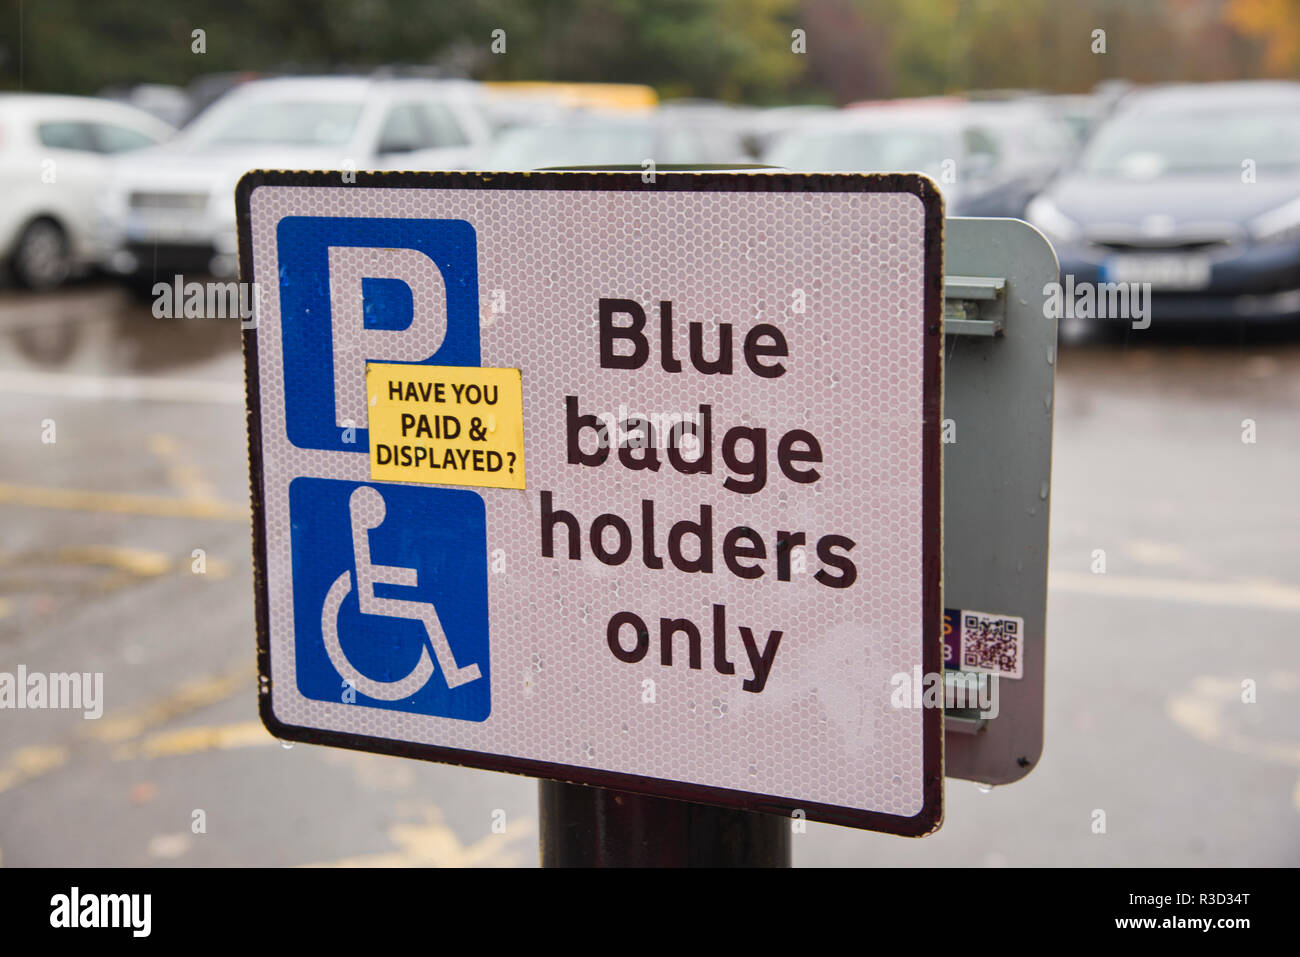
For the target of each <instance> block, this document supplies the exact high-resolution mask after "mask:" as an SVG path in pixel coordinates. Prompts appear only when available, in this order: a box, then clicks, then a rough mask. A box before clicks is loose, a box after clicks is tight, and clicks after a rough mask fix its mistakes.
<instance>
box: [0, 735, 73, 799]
mask: <svg viewBox="0 0 1300 957" xmlns="http://www.w3.org/2000/svg"><path fill="white" fill-rule="evenodd" d="M67 763H68V749H67V748H64V747H60V746H57V745H55V746H48V747H47V746H43V745H32V746H30V747H26V748H19V749H18V750H17V751H15V752H14V753H13V754H11V755H9V759H8V760H7V761H5V763H4V764H3V765H0V792H3V791H8V790H9V789H10V788H14V787H17V786H18V785H20V784H24V783H26V782H27V781H30V780H31V779H32V778H38V777H40V776H41V775H42V774H48V773H49V772H51V771H54V770H57V769H58V768H61V767H63V766H64V765H65V764H67Z"/></svg>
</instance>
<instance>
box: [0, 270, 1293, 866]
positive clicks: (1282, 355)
mask: <svg viewBox="0 0 1300 957" xmlns="http://www.w3.org/2000/svg"><path fill="white" fill-rule="evenodd" d="M1058 370H1059V374H1058V380H1057V392H1056V437H1055V451H1054V465H1053V490H1052V499H1053V501H1052V551H1051V561H1052V566H1051V589H1050V596H1049V613H1048V688H1047V702H1048V703H1047V728H1046V746H1045V749H1044V752H1043V758H1042V762H1041V764H1040V765H1039V767H1038V768H1037V769H1035V770H1034V772H1033V773H1032V774H1031V775H1030V776H1029V777H1028V778H1026V779H1025V780H1024V781H1021V782H1019V783H1017V784H1014V785H1010V786H1007V787H1005V788H995V789H992V790H991V791H988V790H986V789H980V788H978V787H976V786H975V785H973V784H971V783H969V782H965V781H950V782H949V785H948V806H947V815H946V822H945V825H944V827H943V829H942V830H941V831H940V832H939V833H938V834H937V835H935V836H933V837H930V838H926V839H924V840H920V841H910V840H906V839H901V838H893V837H886V836H882V835H873V834H866V833H859V832H853V831H849V830H844V829H840V828H833V827H829V826H823V825H816V824H812V825H808V829H807V832H806V833H804V834H799V835H796V837H795V860H796V863H798V864H805V865H816V864H835V865H839V864H853V865H872V864H877V865H891V866H896V865H907V864H935V865H958V866H996V865H1020V864H1083V865H1094V864H1095V865H1165V864H1169V865H1179V864H1228V865H1239V864H1290V865H1296V864H1300V707H1298V706H1300V661H1297V653H1298V651H1300V642H1298V640H1297V628H1298V626H1300V495H1298V494H1297V490H1298V489H1300V482H1298V481H1297V476H1300V337H1297V336H1295V335H1292V334H1285V335H1273V336H1261V335H1254V334H1249V335H1242V334H1238V333H1237V332H1236V331H1233V330H1228V331H1227V332H1226V333H1223V334H1220V335H1216V336H1214V337H1213V338H1209V339H1207V338H1205V337H1202V336H1197V335H1195V334H1188V333H1187V332H1186V331H1183V332H1180V333H1179V334H1177V335H1166V334H1159V331H1158V330H1157V329H1153V330H1151V332H1149V333H1138V332H1132V333H1130V334H1129V336H1128V338H1127V339H1124V338H1123V337H1120V338H1117V339H1115V338H1113V339H1111V340H1110V341H1106V342H1097V343H1093V344H1091V345H1078V346H1075V347H1073V348H1069V349H1064V350H1062V353H1061V356H1060V359H1059V363H1058ZM1246 420H1251V422H1252V423H1253V429H1254V434H1253V438H1254V441H1253V442H1244V441H1243V434H1246V433H1248V432H1249V429H1250V426H1248V425H1243V423H1244V422H1245V421H1246ZM0 528H3V530H4V531H3V535H2V536H0V671H8V672H14V671H15V670H16V669H17V668H18V666H19V665H20V664H21V665H25V666H26V667H27V668H28V669H30V670H33V671H44V672H57V671H73V670H75V671H91V672H96V671H102V672H104V674H105V688H106V690H105V706H104V716H103V717H102V718H101V719H99V720H97V721H88V720H84V719H83V718H82V717H81V714H80V713H79V712H66V711H63V712H60V711H40V712H31V711H29V712H17V711H4V712H0V863H3V864H9V865H38V864H39V865H50V864H54V865H78V864H107V865H127V864H218V865H235V864H240V865H261V864H315V863H320V864H349V863H375V864H381V863H392V864H438V865H456V864H483V865H530V864H535V863H536V860H537V826H536V814H537V802H536V785H535V783H534V782H532V781H531V780H529V779H525V778H518V777H512V776H508V775H499V774H492V773H487V772H478V771H467V770H462V769H459V768H449V767H441V766H437V765H428V764H422V763H418V762H413V761H408V760H404V759H400V758H387V757H380V756H375V755H363V754H356V753H352V752H346V751H338V750H332V749H327V748H318V747H311V746H308V745H296V746H294V747H292V748H285V747H283V746H281V744H280V743H279V742H277V741H275V740H273V739H272V738H271V737H270V736H269V735H268V734H267V733H266V732H265V731H264V730H263V729H262V727H261V725H260V723H259V722H258V719H257V715H256V708H255V700H254V680H253V675H254V654H253V652H254V631H253V614H252V595H253V589H252V581H251V561H250V554H249V528H248V472H247V462H246V446H245V434H244V420H243V370H242V360H241V357H240V352H239V329H238V324H237V323H236V322H231V321H223V320H185V321H180V320H159V319H155V318H153V316H152V315H151V314H150V312H149V310H148V308H147V307H144V306H141V305H139V304H138V303H135V302H133V301H132V300H131V299H130V298H129V297H127V296H126V295H125V294H123V293H121V292H120V291H118V290H117V289H115V288H114V287H112V286H109V285H103V284H97V283H86V284H81V285H78V286H76V287H74V288H72V289H70V290H69V291H66V292H61V293H58V294H51V295H45V296H39V297H35V296H29V295H25V294H22V293H18V292H13V291H2V292H0ZM1098 550H1103V551H1104V552H1105V556H1106V570H1105V573H1104V574H1098V573H1096V572H1095V571H1094V567H1095V563H1096V554H1097V551H1098ZM1243 682H1251V683H1253V684H1251V685H1247V687H1253V688H1254V697H1255V701H1254V702H1253V703H1244V702H1243V701H1242V697H1243V690H1242V689H1243ZM1098 811H1101V812H1104V822H1105V829H1104V833H1097V830H1098V828H1097V822H1098V821H1099V820H1100V818H1099V817H1098V814H1097V812H1098ZM502 820H504V822H505V827H504V831H503V832H501V828H500V827H499V823H500V822H501V821H502ZM196 822H201V823H202V824H203V828H202V829H201V830H198V829H197V826H196ZM494 823H495V824H498V827H496V828H495V829H494ZM196 831H197V832H196Z"/></svg>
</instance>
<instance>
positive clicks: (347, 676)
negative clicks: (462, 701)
mask: <svg viewBox="0 0 1300 957" xmlns="http://www.w3.org/2000/svg"><path fill="white" fill-rule="evenodd" d="M348 513H349V517H350V519H351V524H352V554H353V559H354V562H355V565H356V576H357V603H358V605H359V607H360V609H361V613H362V614H363V615H376V616H379V617H384V618H408V619H411V620H413V621H419V622H422V623H423V624H424V630H425V633H426V634H427V635H428V637H429V645H431V646H432V647H433V654H434V657H435V658H437V662H438V667H439V668H441V669H442V677H443V680H444V681H446V682H447V687H448V688H457V687H459V686H460V685H463V684H467V683H468V682H471V681H477V680H478V679H479V678H481V677H482V675H481V674H480V672H479V667H478V664H477V663H470V664H467V665H465V666H464V667H462V666H461V665H459V664H458V663H457V662H456V656H455V654H454V653H453V652H452V650H451V645H450V644H449V643H448V641H447V635H446V633H445V632H444V631H443V630H442V622H441V621H439V619H438V612H437V610H436V609H435V608H434V607H433V605H432V604H430V603H428V602H422V601H406V600H403V599H398V598H379V597H377V596H376V595H375V585H401V586H406V587H409V588H414V587H416V586H417V570H416V569H414V568H406V567H403V566H401V565H375V564H372V563H371V561H370V530H371V529H372V528H378V527H379V526H380V525H382V524H383V523H384V516H385V515H386V514H387V507H386V506H385V505H384V497H383V496H382V495H381V494H380V493H379V491H378V489H375V488H372V487H370V486H368V485H362V486H360V487H358V488H357V489H356V490H355V491H353V493H352V495H351V497H350V498H349V499H348ZM351 576H352V573H351V572H347V571H345V572H343V573H342V574H341V575H339V577H338V578H337V579H335V581H334V584H333V585H331V586H330V589H329V592H328V593H327V594H326V596H325V604H324V607H323V608H322V609H321V634H322V636H323V638H324V640H325V651H326V653H327V654H328V655H329V659H330V663H331V664H332V665H333V666H334V669H335V670H336V671H337V672H338V673H339V676H340V677H342V678H343V680H344V681H346V682H348V683H349V684H351V686H352V687H353V688H355V689H356V690H357V691H360V692H361V693H362V694H364V695H368V696H369V697H371V698H374V699H375V700H377V701H398V700H401V699H403V698H408V697H410V696H411V695H413V694H415V693H416V692H417V691H419V690H420V689H421V688H423V687H424V686H425V685H426V684H427V683H428V681H429V679H430V678H431V677H433V672H434V663H433V661H432V660H431V659H430V658H429V647H428V646H424V647H422V648H421V649H420V660H419V661H417V662H416V664H415V667H414V668H412V669H411V671H410V672H409V673H408V674H407V675H406V676H404V677H402V678H398V679H396V680H394V681H379V680H377V679H374V678H368V677H366V676H365V675H363V674H362V673H361V672H360V671H358V670H357V669H356V668H355V667H353V665H352V662H351V661H349V660H348V656H347V655H346V654H345V653H344V651H343V646H342V644H341V643H340V642H339V630H338V618H339V610H340V609H341V608H342V607H343V600H344V599H345V598H347V596H348V592H349V591H350V590H351V587H352V583H351Z"/></svg>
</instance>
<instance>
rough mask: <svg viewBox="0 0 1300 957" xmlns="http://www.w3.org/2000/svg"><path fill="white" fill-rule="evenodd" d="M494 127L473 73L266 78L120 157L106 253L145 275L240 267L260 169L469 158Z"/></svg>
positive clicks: (118, 265) (438, 164)
mask: <svg viewBox="0 0 1300 957" xmlns="http://www.w3.org/2000/svg"><path fill="white" fill-rule="evenodd" d="M488 138H489V130H488V126H487V123H486V121H485V119H484V117H483V113H482V111H481V109H480V106H479V98H478V88H477V85H475V84H473V83H469V82H466V81H459V80H425V79H409V78H401V79H397V78H362V77H343V76H338V77H293V78H276V79H268V80H255V81H252V82H249V83H245V84H243V85H240V86H237V87H235V88H234V89H232V90H231V91H230V92H229V93H228V94H226V95H225V96H224V97H222V98H221V99H220V100H218V101H217V102H216V103H214V104H213V105H212V106H210V107H208V108H207V109H206V110H204V111H203V112H202V113H201V114H200V115H199V116H198V117H196V118H195V119H194V121H193V122H192V123H191V124H190V125H189V126H187V127H185V129H184V130H182V131H181V133H180V134H178V135H177V136H176V138H175V139H174V140H172V141H171V142H169V143H167V144H165V145H164V146H162V147H159V148H158V149H152V150H146V151H143V152H141V153H139V154H136V155H134V156H132V157H130V158H129V160H128V161H124V162H123V163H121V164H119V166H118V168H117V169H116V171H115V175H114V177H113V181H112V183H111V186H110V188H109V189H108V190H107V191H106V194H105V197H104V201H103V204H102V208H101V214H102V215H101V220H100V225H101V234H100V235H101V247H102V253H101V254H102V256H103V259H104V262H105V264H106V266H107V268H108V269H109V270H110V271H112V272H114V273H116V274H118V275H119V276H121V277H122V278H123V279H124V280H126V281H127V282H128V283H129V284H131V285H134V286H137V287H143V288H148V287H149V286H150V285H151V284H152V283H153V281H155V280H156V279H164V280H165V279H170V278H171V276H172V275H173V274H176V273H187V272H189V273H199V274H203V273H206V274H211V275H214V276H218V277H227V276H232V275H234V274H235V272H236V268H237V264H236V250H237V243H236V238H235V184H236V183H237V182H238V180H239V178H240V177H241V176H242V175H243V174H244V173H245V172H247V171H248V170H250V169H256V168H267V167H269V168H274V169H329V170H337V169H344V170H346V169H354V170H365V169H417V170H436V169H463V168H465V167H466V166H467V165H469V161H470V158H471V157H472V156H474V155H475V152H476V151H477V150H480V149H482V148H483V146H484V145H485V144H486V143H487V141H488Z"/></svg>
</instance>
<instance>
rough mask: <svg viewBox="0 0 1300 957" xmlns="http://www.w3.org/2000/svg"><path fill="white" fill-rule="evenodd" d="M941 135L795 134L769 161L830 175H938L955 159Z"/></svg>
mask: <svg viewBox="0 0 1300 957" xmlns="http://www.w3.org/2000/svg"><path fill="white" fill-rule="evenodd" d="M947 143H948V141H947V139H946V138H945V137H944V136H943V135H942V134H940V133H934V132H930V131H927V130H919V129H905V128H895V129H870V130H865V129H859V130H825V131H816V132H813V131H809V132H802V133H795V134H792V135H791V136H788V137H787V138H786V139H784V140H782V141H781V142H780V143H778V144H777V145H776V146H775V147H774V148H773V149H772V152H771V153H770V154H769V155H768V156H767V157H766V158H765V159H766V162H768V163H771V164H772V165H773V166H784V167H785V168H787V169H796V170H824V171H826V172H852V171H855V170H861V171H865V172H875V171H888V170H901V171H908V172H914V171H919V172H924V173H931V172H937V171H938V169H939V167H940V165H941V164H942V163H943V160H944V157H946V156H951V155H953V151H952V148H951V147H950V146H947V145H946V144H947Z"/></svg>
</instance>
